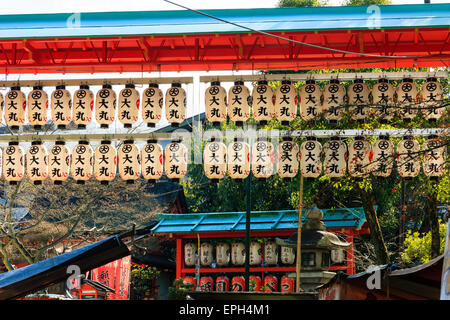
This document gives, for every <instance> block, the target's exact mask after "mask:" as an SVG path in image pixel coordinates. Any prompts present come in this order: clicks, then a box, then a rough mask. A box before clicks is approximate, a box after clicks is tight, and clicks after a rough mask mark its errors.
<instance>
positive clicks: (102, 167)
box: [94, 140, 117, 185]
mask: <svg viewBox="0 0 450 320" xmlns="http://www.w3.org/2000/svg"><path fill="white" fill-rule="evenodd" d="M116 172H117V151H116V148H114V147H113V146H112V145H111V141H108V140H104V141H101V142H100V144H99V145H98V146H97V147H96V148H95V151H94V176H95V178H96V179H97V180H98V181H100V183H101V184H105V185H106V184H108V183H109V181H112V180H114V178H115V177H116Z"/></svg>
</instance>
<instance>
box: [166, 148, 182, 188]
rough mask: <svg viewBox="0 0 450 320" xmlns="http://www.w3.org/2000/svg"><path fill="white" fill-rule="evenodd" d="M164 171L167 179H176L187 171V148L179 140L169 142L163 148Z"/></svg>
mask: <svg viewBox="0 0 450 320" xmlns="http://www.w3.org/2000/svg"><path fill="white" fill-rule="evenodd" d="M164 171H165V173H166V176H167V177H168V178H169V179H172V180H175V181H178V180H179V179H181V178H183V177H184V176H185V175H186V172H187V149H186V147H185V146H184V144H182V143H181V142H175V141H173V142H171V143H169V144H168V145H167V146H166V148H165V150H164Z"/></svg>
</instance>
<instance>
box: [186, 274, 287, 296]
mask: <svg viewBox="0 0 450 320" xmlns="http://www.w3.org/2000/svg"><path fill="white" fill-rule="evenodd" d="M183 283H184V284H190V285H192V286H193V288H194V289H195V288H196V287H197V280H196V279H195V277H192V276H187V277H184V278H183ZM278 284H280V287H279V288H278ZM262 285H264V292H278V291H279V292H295V279H294V278H292V277H288V276H285V275H284V276H282V277H281V279H280V282H279V281H278V278H277V277H276V276H275V275H271V274H269V275H266V276H265V277H264V281H262V280H261V277H260V276H256V275H251V276H250V277H249V289H250V291H253V292H259V291H261V289H262ZM199 287H200V291H203V292H211V291H216V292H227V291H233V292H242V291H245V278H244V277H243V276H234V277H232V278H231V281H230V278H229V277H227V276H226V275H219V276H217V277H216V281H215V285H214V279H213V277H211V276H204V277H201V278H200V282H199Z"/></svg>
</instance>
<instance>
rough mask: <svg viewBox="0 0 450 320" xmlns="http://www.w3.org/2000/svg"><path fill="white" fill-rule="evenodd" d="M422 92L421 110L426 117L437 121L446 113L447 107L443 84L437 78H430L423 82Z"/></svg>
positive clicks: (431, 120)
mask: <svg viewBox="0 0 450 320" xmlns="http://www.w3.org/2000/svg"><path fill="white" fill-rule="evenodd" d="M420 94H421V101H422V103H421V112H422V114H423V116H424V118H425V119H428V120H429V121H430V122H435V121H436V120H437V119H439V118H441V117H442V115H443V114H444V110H445V107H444V106H442V105H443V104H444V103H443V89H442V85H441V84H440V83H439V82H438V81H437V79H436V78H428V79H427V81H426V82H424V83H423V84H422V90H421V92H420Z"/></svg>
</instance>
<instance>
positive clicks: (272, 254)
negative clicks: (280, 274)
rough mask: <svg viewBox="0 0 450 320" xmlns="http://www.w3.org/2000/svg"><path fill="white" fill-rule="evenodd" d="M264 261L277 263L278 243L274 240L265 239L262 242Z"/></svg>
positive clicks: (269, 263) (271, 263) (272, 263)
mask: <svg viewBox="0 0 450 320" xmlns="http://www.w3.org/2000/svg"><path fill="white" fill-rule="evenodd" d="M264 262H265V263H266V264H268V265H274V264H277V263H278V245H277V243H276V242H275V241H274V240H267V241H266V242H265V243H264Z"/></svg>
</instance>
